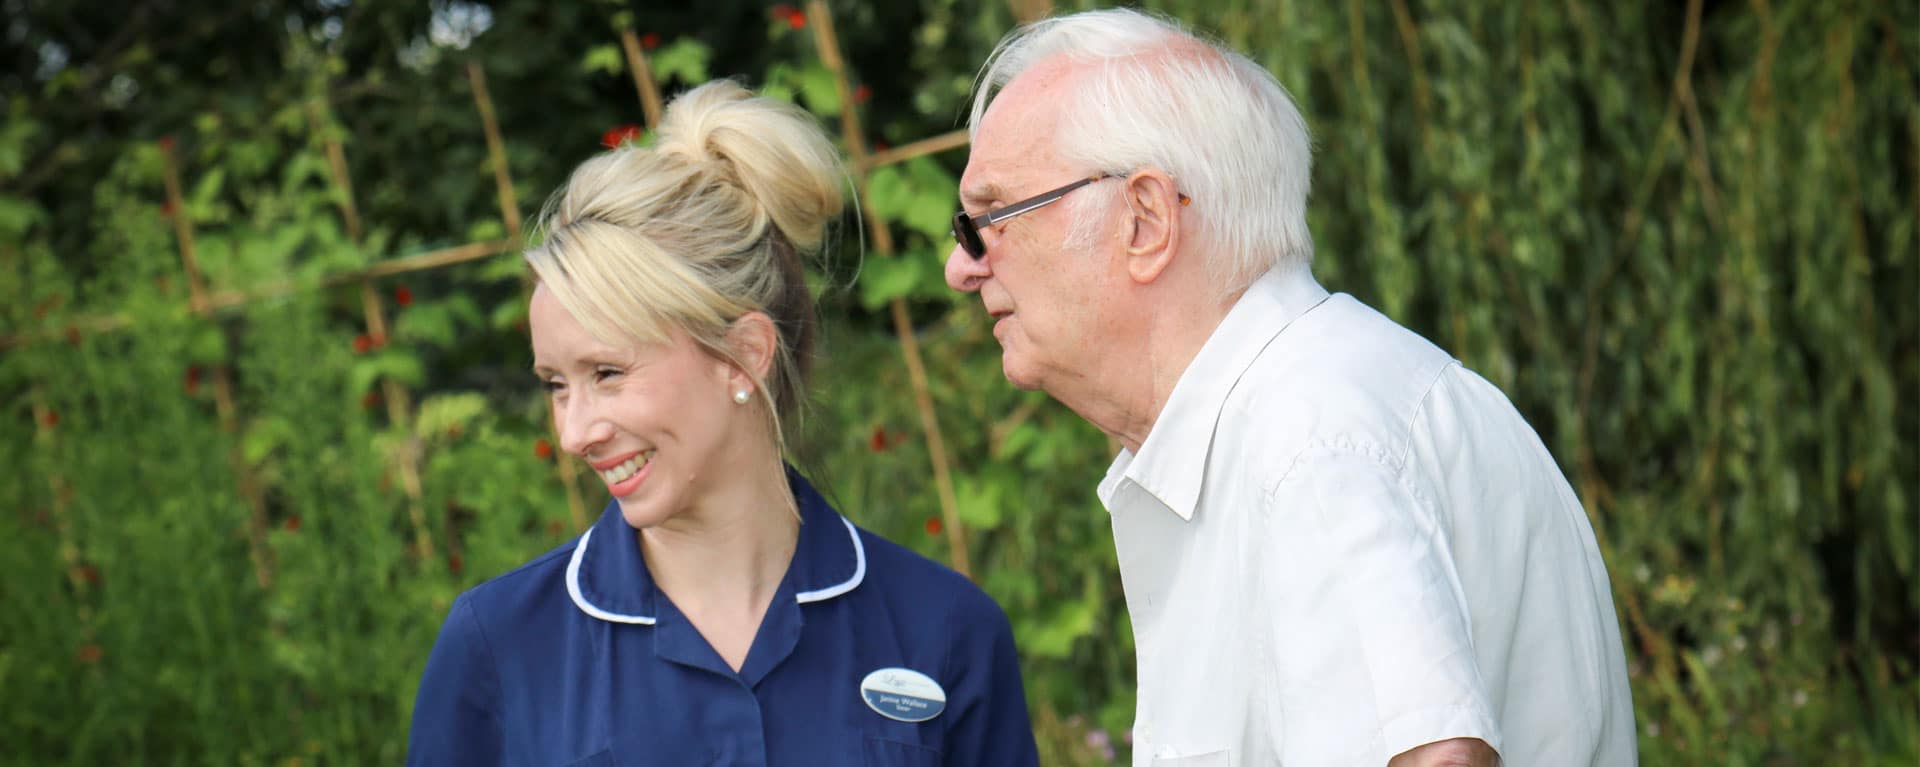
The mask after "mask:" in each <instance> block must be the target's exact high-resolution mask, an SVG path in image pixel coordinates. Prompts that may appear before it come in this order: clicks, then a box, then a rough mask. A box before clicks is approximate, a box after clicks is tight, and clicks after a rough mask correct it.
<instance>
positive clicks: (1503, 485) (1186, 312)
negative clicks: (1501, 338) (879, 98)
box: [946, 10, 1636, 767]
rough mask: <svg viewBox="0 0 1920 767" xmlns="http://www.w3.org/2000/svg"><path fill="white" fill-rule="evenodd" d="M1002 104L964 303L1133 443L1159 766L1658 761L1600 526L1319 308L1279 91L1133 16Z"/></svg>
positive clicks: (992, 119)
mask: <svg viewBox="0 0 1920 767" xmlns="http://www.w3.org/2000/svg"><path fill="white" fill-rule="evenodd" d="M981 83H982V85H981V89H980V92H979V93H978V94H977V95H976V98H975V102H974V107H973V114H972V121H971V128H972V132H973V150H972V156H971V157H970V158H969V161H968V163H967V169H966V173H965V176H964V177H963V178H962V179H961V189H960V197H961V203H962V205H963V208H964V210H963V211H962V212H961V213H960V214H958V215H956V216H955V218H954V236H955V237H956V238H957V240H958V242H959V246H958V247H957V248H955V249H954V251H953V253H952V254H951V255H950V256H949V257H948V259H947V265H946V276H947V281H948V283H949V284H950V285H951V286H952V287H953V288H954V289H956V290H962V291H972V292H978V293H979V294H980V298H981V302H982V303H983V304H984V305H985V307H986V310H987V312H988V313H989V314H990V315H991V316H992V317H993V319H994V325H993V334H994V337H995V338H996V339H998V340H999V342H1000V345H1001V348H1002V351H1003V357H1002V366H1003V369H1004V371H1005V372H1006V376H1007V378H1008V379H1009V380H1011V381H1012V382H1013V383H1014V384H1015V385H1018V386H1021V387H1024V388H1039V389H1043V390H1045V391H1046V392H1047V393H1048V394H1050V395H1052V396H1053V397H1054V398H1056V399H1058V400H1059V401H1061V402H1062V403H1065V404H1066V405H1067V406H1068V407H1070V408H1072V409H1073V410H1074V411H1075V412H1077V413H1079V414H1080V415H1081V416H1082V417H1084V418H1086V419H1087V420H1088V421H1091V422H1092V423H1094V424H1095V425H1097V426H1099V427H1100V428H1101V429H1102V430H1104V431H1106V432H1107V433H1108V434H1110V435H1112V436H1113V437H1114V438H1115V439H1116V440H1118V441H1119V442H1120V444H1121V445H1123V446H1124V449H1123V450H1122V451H1121V452H1120V454H1119V456H1118V457H1117V458H1115V459H1114V462H1113V466H1112V468H1111V469H1109V471H1108V474H1107V477H1106V479H1105V480H1104V481H1102V482H1101V483H1100V486H1099V495H1100V499H1101V501H1102V502H1103V503H1105V504H1106V507H1107V509H1108V511H1109V513H1110V514H1111V516H1112V521H1113V535H1114V543H1115V545H1116V546H1117V547H1118V549H1119V562H1120V572H1121V576H1122V580H1123V582H1124V584H1125V587H1126V594H1127V607H1128V610H1129V612H1130V613H1131V618H1132V620H1133V625H1134V636H1135V641H1136V643H1137V645H1138V651H1139V660H1138V663H1139V685H1140V687H1139V708H1138V710H1137V712H1136V719H1135V724H1134V730H1133V743H1134V763H1135V764H1136V765H1149V764H1153V765H1160V764H1180V765H1202V764H1205V765H1250V764H1284V765H1287V766H1288V767H1305V766H1308V765H1388V764H1390V765H1394V766H1395V767H1398V766H1399V765H1403V764H1405V765H1415V764H1420V765H1425V764H1448V765H1454V764H1472V765H1483V764H1495V763H1498V762H1499V761H1500V760H1502V759H1504V761H1505V763H1506V764H1510V765H1552V766H1553V767H1567V766H1568V765H1630V764H1633V763H1634V762H1635V761H1636V755H1635V734H1634V728H1633V706H1632V701H1631V699H1630V693H1629V691H1628V687H1627V674H1626V668H1625V662H1624V658H1623V655H1622V649H1621V643H1620V635H1619V628H1618V626H1617V624H1616V622H1615V618H1614V608H1613V599H1612V596H1611V593H1610V591H1609V586H1608V581H1607V574H1606V569H1605V567H1604V565H1603V564H1602V563H1601V560H1600V553H1599V549H1598V547H1597V545H1596V544H1595V540H1594V535H1593V530H1592V528H1591V527H1590V526H1589V524H1588V522H1587V518H1586V516H1585V514H1584V512H1583V511H1582V509H1581V506H1580V503H1579V502H1578V500H1577V499H1576V498H1575V497H1574V494H1573V491H1572V488H1570V487H1569V486H1568V484H1567V481H1566V479H1565V478H1564V477H1563V475H1562V474H1561V472H1560V470H1559V468H1558V467H1557V466H1556V465H1555V463H1554V459H1553V457H1552V456H1551V455H1549V454H1548V452H1547V450H1546V447H1545V446H1544V445H1543V444H1542V443H1541V441H1540V439H1539V437H1538V436H1537V435H1536V434H1535V433H1534V431H1533V429H1532V428H1531V427H1530V426H1528V425H1527V423H1526V421H1525V420H1523V419H1522V417H1521V416H1520V414H1519V413H1518V412H1517V411H1516V410H1515V409H1514V407H1513V406H1512V405H1511V404H1510V403H1509V402H1508V401H1507V399H1506V397H1505V396H1504V395H1502V394H1501V392H1500V391H1499V390H1498V389H1496V388H1495V387H1494V386H1493V385H1491V384H1489V383H1488V382H1487V381H1486V380H1484V379H1482V378H1481V377H1479V376H1478V375H1475V374H1474V373H1472V372H1471V371H1468V370H1467V369H1465V368H1463V367H1462V366H1461V365H1460V363H1459V362H1458V361H1456V360H1454V359H1452V358H1451V357H1449V356H1448V355H1447V354H1446V353H1445V352H1443V351H1441V350H1440V349H1438V348H1436V347H1435V346H1434V345H1433V344H1431V343H1429V342H1428V341H1426V340H1425V339H1423V338H1421V337H1420V336H1418V335H1416V334H1414V333H1413V332H1411V331H1409V330H1407V329H1405V328H1402V327H1400V326H1399V325H1396V324H1394V322H1393V321H1392V320H1389V319H1388V318H1386V317H1384V316H1382V315H1381V314H1379V313H1378V312H1376V311H1374V310H1373V309H1370V308H1368V307H1367V306H1365V305H1363V304H1361V303H1360V302H1359V301H1357V300H1355V299H1354V298H1353V297H1351V296H1348V295H1345V294H1338V293H1336V294H1329V293H1328V292H1327V291H1326V290H1325V289H1323V288H1322V287H1321V286H1320V285H1319V284H1318V283H1317V282H1315V280H1314V278H1313V276H1312V273H1311V272H1310V270H1309V265H1310V263H1311V261H1312V255H1313V244H1312V240H1311V237H1310V235H1309V234H1308V231H1307V223H1306V215H1305V210H1304V209H1305V205H1306V199H1307V187H1308V173H1309V167H1310V145H1309V142H1308V139H1307V132H1306V126H1305V124H1304V122H1303V121H1302V119H1301V117H1300V114H1299V112H1298V111H1297V110H1296V109H1295V108H1294V106H1293V104H1292V102H1291V101H1290V100H1289V98H1288V96H1287V94H1286V92H1285V91H1284V90H1282V89H1281V87H1280V85H1279V84H1278V83H1277V82H1276V81H1275V80H1274V79H1273V77H1272V76H1271V75H1270V74H1268V73H1267V72H1266V71H1264V70H1262V69H1261V68H1260V67H1259V66H1257V65H1255V64H1254V63H1252V62H1251V61H1249V60H1248V59H1246V58H1245V57H1244V56H1241V55H1239V54H1237V53H1235V52H1233V51H1230V50H1224V49H1222V48H1220V47H1217V46H1214V45H1210V44H1208V43H1205V42H1202V41H1199V40H1197V39H1195V38H1194V37H1192V36H1190V35H1189V34H1187V33H1185V32H1184V31H1182V30H1181V29H1179V28H1178V27H1177V26H1175V25H1173V24H1171V23H1169V22H1164V21H1161V20H1158V19H1156V18H1153V17H1149V16H1145V15H1141V14H1139V13H1135V12H1131V11H1124V10H1112V11H1099V12H1091V13H1083V14H1079V15H1074V16H1067V17H1063V18H1056V19H1050V20H1046V21H1042V22H1040V23H1037V24H1034V25H1031V26H1029V27H1026V28H1024V29H1022V30H1020V31H1019V32H1016V33H1015V34H1014V35H1013V36H1012V37H1010V38H1009V39H1008V40H1007V41H1005V42H1004V43H1002V44H1001V46H1000V47H999V49H998V50H997V51H996V52H995V54H994V56H993V58H992V60H991V61H990V62H989V63H988V64H987V66H986V68H985V71H984V73H983V76H982V78H981Z"/></svg>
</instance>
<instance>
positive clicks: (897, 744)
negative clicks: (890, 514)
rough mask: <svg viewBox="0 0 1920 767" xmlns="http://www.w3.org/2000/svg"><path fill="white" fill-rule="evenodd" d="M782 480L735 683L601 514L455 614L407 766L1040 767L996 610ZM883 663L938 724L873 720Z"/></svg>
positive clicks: (626, 532) (431, 673) (960, 581)
mask: <svg viewBox="0 0 1920 767" xmlns="http://www.w3.org/2000/svg"><path fill="white" fill-rule="evenodd" d="M788 476H789V479H790V484H791V485H792V487H793V491H794V496H795V498H796V499H797V500H798V501H799V504H800V518H801V521H802V523H801V525H800V539H799V542H798V545H797V546H796V547H795V550H794V555H793V562H792V564H791V565H789V566H788V568H787V574H786V577H785V579H783V580H782V581H781V583H780V589H779V591H778V592H777V593H775V595H774V597H773V601H772V603H771V604H770V605H769V606H768V607H767V613H766V617H765V618H764V619H762V621H761V624H760V630H759V632H758V633H757V634H756V635H755V636H754V639H753V646H752V648H751V649H750V650H748V652H747V658H746V661H745V663H744V664H743V665H742V666H741V668H740V670H739V671H738V672H735V671H734V670H733V669H732V668H730V667H728V666H727V664H726V662H725V661H723V660H721V658H720V655H719V653H717V652H715V651H714V649H713V647H712V646H711V645H709V644H708V643H707V641H706V639H705V638H703V637H701V636H700V633H699V631H698V630H696V629H695V628H694V627H693V624H692V623H691V622H689V621H688V620H687V618H686V616H684V615H682V614H681V613H680V611H679V610H677V609H676V608H675V607H674V605H673V602H672V601H671V600H669V599H668V598H667V597H666V595H665V594H662V593H661V592H659V591H658V590H656V589H655V588H654V586H653V579H652V578H651V577H650V576H649V575H648V572H647V565H646V562H645V560H644V559H643V558H642V557H641V555H640V545H639V540H638V536H637V535H635V533H634V530H633V528H632V527H629V526H628V525H627V523H626V520H625V519H624V518H623V517H622V516H621V514H620V509H619V505H618V504H617V503H614V504H609V505H608V506H607V509H606V511H605V512H603V513H602V514H601V515H600V519H599V521H598V522H596V523H595V524H594V526H593V528H592V529H591V530H589V531H587V533H585V534H583V535H581V536H580V537H579V538H577V539H575V540H574V541H573V542H570V543H568V544H566V545H563V546H561V547H559V548H557V549H554V550H553V551H551V552H548V553H547V554H546V555H544V556H542V557H540V558H539V559H535V560H533V561H532V562H529V563H527V564H526V565H524V566H521V567H520V568H518V569H515V570H513V571H511V572H508V573H506V574H504V575H501V576H499V577H497V578H494V579H492V580H490V581H487V582H486V583H482V584H480V585H479V586H475V587H474V588H473V589H472V590H470V591H467V592H466V593H464V594H461V595H460V597H459V598H458V599H455V600H454V603H453V608H452V610H451V611H450V612H449V613H448V615H447V620H446V623H445V625H443V626H442V627H441V629H440V638H439V640H438V641H437V642H436V643H435V644H434V647H433V655H432V657H431V658H429V659H428V661H427V670H426V673H425V675H424V676H423V677H422V678H421V680H420V694H419V697H418V698H417V699H416V701H415V706H414V714H413V733H412V740H411V743H410V744H409V746H408V753H407V763H408V764H411V765H461V766H463V767H464V766H467V765H473V766H476V767H477V766H482V765H504V764H515V765H556V766H559V765H625V766H629V767H642V766H645V765H672V766H673V767H684V766H686V765H709V764H724V765H861V764H866V765H994V767H1020V766H1021V765H1035V764H1038V762H1039V757H1038V754H1037V753H1036V751H1035V747H1034V740H1033V731H1032V727H1031V724H1030V723H1029V721H1028V719H1027V706H1026V699H1025V697H1024V694H1023V692H1022V688H1021V684H1020V667H1019V662H1018V660H1017V658H1016V657H1015V655H1014V647H1013V632H1012V630H1011V629H1010V628H1009V626H1008V624H1007V619H1006V616H1005V615H1004V614H1003V613H1002V612H1001V611H1000V607H999V605H997V604H995V603H994V602H993V600H992V599H991V598H989V597H988V596H987V595H986V593H985V592H982V591H981V590H980V589H979V588H978V587H976V586H975V585H974V584H973V583H971V582H969V581H967V580H966V579H965V578H962V577H961V576H960V575H959V574H958V573H955V572H953V571H952V570H949V569H947V568H946V567H943V566H941V565H938V564H935V563H933V562H931V561H929V560H927V559H926V558H924V557H921V556H919V555H917V554H914V553H913V552H911V551H908V550H906V549H904V548H901V547H900V546H898V545H896V544H893V543H891V542H889V541H887V540H885V539H883V538H880V537H879V536H876V535H873V534H872V533H869V532H867V531H865V530H861V529H858V528H856V527H855V526H854V525H853V524H852V523H851V522H848V521H846V519H845V518H843V517H841V516H840V515H839V513H838V512H835V511H834V510H833V508H832V507H831V506H829V505H827V502H826V501H825V500H824V499H822V498H821V497H820V495H819V494H818V493H816V492H815V491H814V489H813V488H812V487H811V486H810V485H808V484H807V482H806V480H805V479H803V478H801V477H800V475H799V474H798V473H793V472H789V475H788ZM890 668H903V669H908V670H911V671H915V672H919V673H920V674H924V675H925V676H926V677H930V678H931V679H932V680H934V681H935V682H937V683H938V684H939V685H940V687H941V688H943V690H944V692H945V696H946V707H945V710H944V711H942V712H941V713H940V714H939V715H937V716H935V717H933V718H932V719H929V720H927V721H924V722H918V723H912V722H906V721H898V720H896V719H893V718H889V717H887V716H882V715H881V714H880V713H878V712H876V711H875V710H874V708H872V707H870V706H869V705H868V704H867V702H866V701H865V700H864V699H863V697H862V690H861V684H862V680H863V679H866V678H867V676H868V675H869V674H870V673H871V672H874V671H877V670H881V669H890Z"/></svg>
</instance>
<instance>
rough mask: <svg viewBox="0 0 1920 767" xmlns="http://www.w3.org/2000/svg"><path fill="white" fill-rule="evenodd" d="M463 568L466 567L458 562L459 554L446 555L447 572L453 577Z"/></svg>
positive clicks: (463, 563)
mask: <svg viewBox="0 0 1920 767" xmlns="http://www.w3.org/2000/svg"><path fill="white" fill-rule="evenodd" d="M464 567H466V563H465V562H462V561H461V560H460V555H459V554H448V555H447V570H449V571H451V572H452V573H453V574H454V575H459V574H460V570H461V569H462V568H464Z"/></svg>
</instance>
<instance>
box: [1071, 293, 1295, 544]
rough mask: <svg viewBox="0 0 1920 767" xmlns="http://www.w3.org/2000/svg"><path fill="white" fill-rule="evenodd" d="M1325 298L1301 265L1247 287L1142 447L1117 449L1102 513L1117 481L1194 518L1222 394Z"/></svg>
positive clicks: (1105, 482)
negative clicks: (1136, 486) (1268, 348)
mask: <svg viewBox="0 0 1920 767" xmlns="http://www.w3.org/2000/svg"><path fill="white" fill-rule="evenodd" d="M1326 298H1327V290H1326V288H1323V287H1320V283H1318V282H1315V281H1314V279H1313V275H1312V273H1310V272H1308V271H1307V270H1306V269H1295V270H1291V271H1281V270H1278V269H1275V270H1273V271H1269V272H1267V273H1266V274H1264V275H1262V276H1261V277H1260V279H1258V280H1255V281H1254V283H1253V284H1252V285H1250V286H1248V287H1247V291H1246V292H1245V293H1243V294H1241V296H1240V300H1238V301H1235V302H1234V304H1233V308H1232V309H1231V310H1229V311H1228V312H1227V316H1226V317H1225V318H1224V319H1222V320H1220V325H1219V327H1216V328H1214V329H1213V334H1212V335H1209V336H1208V337H1207V342H1206V344H1204V345H1203V346H1201V347H1200V353H1199V354H1197V355H1194V358H1193V362H1192V363H1190V364H1188V365H1187V369H1186V370H1185V371H1182V372H1181V374H1180V380H1179V381H1178V382H1176V383H1175V384H1174V385H1173V393H1172V394H1171V395H1169V396H1168V397H1167V403H1166V405H1164V406H1163V407H1161V409H1160V416H1159V417H1158V418H1156V419H1154V423H1153V429H1152V430H1151V431H1149V432H1147V441H1146V442H1143V443H1141V444H1140V452H1139V453H1138V454H1135V453H1133V452H1132V451H1129V450H1126V449H1124V448H1122V449H1121V451H1120V454H1119V455H1118V456H1115V457H1114V459H1113V465H1112V466H1110V467H1109V468H1108V469H1107V476H1106V479H1104V480H1101V482H1100V502H1101V503H1102V504H1105V505H1106V507H1107V510H1108V511H1109V512H1111V511H1112V510H1113V501H1114V497H1115V495H1116V494H1117V493H1118V492H1119V491H1120V488H1121V486H1122V485H1123V484H1125V483H1126V482H1132V483H1133V484H1135V485H1138V486H1139V487H1140V489H1142V490H1145V491H1146V492H1147V493H1149V494H1151V495H1153V497H1154V498H1156V499H1158V500H1159V501H1160V503H1161V504H1163V505H1165V506H1166V507H1167V509H1168V510H1169V511H1172V512H1173V513H1174V514H1177V515H1179V516H1180V518H1181V519H1183V520H1188V521H1192V519H1193V512H1194V507H1195V505H1197V504H1198V503H1199V500H1200V487H1201V485H1202V483H1203V481H1204V480H1205V479H1206V475H1205V472H1206V466H1207V453H1208V452H1209V451H1210V450H1211V448H1212V447H1213V435H1214V429H1215V427H1217V426H1218V425H1219V422H1220V413H1221V411H1222V410H1223V409H1224V408H1225V407H1226V403H1227V395H1229V394H1231V393H1232V392H1233V389H1234V387H1236V386H1237V385H1239V383H1240V377H1241V376H1242V375H1244V374H1245V373H1246V372H1247V368H1249V367H1251V366H1252V365H1253V361H1254V360H1255V359H1258V358H1259V357H1260V353H1261V352H1262V351H1265V350H1266V348H1267V345H1268V344H1271V343H1272V342H1273V339H1275V338H1277V337H1279V335H1280V331H1282V330H1285V329H1286V328H1287V325H1289V324H1291V323H1292V322H1293V321H1294V320H1295V319H1298V318H1299V317H1300V315H1303V314H1306V313H1307V312H1308V311H1309V310H1311V309H1312V308H1314V307H1315V306H1319V305H1320V302H1322V301H1324V300H1326Z"/></svg>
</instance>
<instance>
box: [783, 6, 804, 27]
mask: <svg viewBox="0 0 1920 767" xmlns="http://www.w3.org/2000/svg"><path fill="white" fill-rule="evenodd" d="M787 26H789V27H792V28H794V29H804V28H805V27H806V26H807V13H806V11H802V10H799V9H794V10H791V11H789V12H788V13H787Z"/></svg>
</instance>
